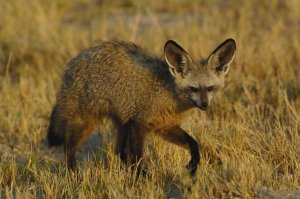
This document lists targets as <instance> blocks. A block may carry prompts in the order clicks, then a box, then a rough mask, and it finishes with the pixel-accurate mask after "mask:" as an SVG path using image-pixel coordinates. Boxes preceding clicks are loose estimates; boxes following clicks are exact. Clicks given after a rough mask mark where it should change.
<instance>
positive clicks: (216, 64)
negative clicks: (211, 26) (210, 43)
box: [207, 39, 236, 75]
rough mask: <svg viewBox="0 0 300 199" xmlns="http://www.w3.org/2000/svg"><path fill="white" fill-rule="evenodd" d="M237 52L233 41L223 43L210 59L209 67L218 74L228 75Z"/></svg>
mask: <svg viewBox="0 0 300 199" xmlns="http://www.w3.org/2000/svg"><path fill="white" fill-rule="evenodd" d="M235 51H236V44H235V41H234V40H233V39H227V40H225V41H224V42H223V43H221V44H220V45H219V46H218V47H217V48H216V49H215V50H214V51H213V52H212V53H211V55H210V56H209V57H208V60H207V62H208V67H209V68H211V69H213V70H215V71H216V73H217V74H224V75H225V74H226V73H227V72H228V70H229V65H230V64H231V62H232V60H233V58H234V55H235Z"/></svg>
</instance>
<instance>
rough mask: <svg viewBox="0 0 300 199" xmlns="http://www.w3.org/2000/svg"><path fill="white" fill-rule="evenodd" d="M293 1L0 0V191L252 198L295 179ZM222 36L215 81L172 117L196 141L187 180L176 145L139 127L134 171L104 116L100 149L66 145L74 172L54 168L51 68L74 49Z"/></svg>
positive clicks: (299, 16) (299, 153) (299, 131)
mask: <svg viewBox="0 0 300 199" xmlns="http://www.w3.org/2000/svg"><path fill="white" fill-rule="evenodd" d="M108 2H110V3H108ZM299 7H300V2H299V1H297V0H290V1H283V0H263V1H262V0H252V1H250V0H249V1H248V0H244V1H243V0H233V1H222V0H211V1H209V0H201V1H193V0H187V1H180V0H174V1H172V0H168V1H159V0H154V1H138V0H126V1H121V0H115V1H107V3H106V2H105V1H98V0H86V1H84V0H76V1H72V0H66V1H59V0H51V1H50V0H49V1H44V0H31V1H29V0H25V1H24V0H10V1H0V73H1V75H0V193H1V197H4V198H36V197H38V198H65V197H66V198H72V197H78V198H164V197H166V196H170V195H172V194H173V195H175V196H176V197H179V198H180V197H182V198H214V197H216V198H220V197H227V198H231V197H238V198H253V197H263V195H260V193H261V190H264V189H268V190H297V189H300V122H299V121H300V116H299V113H300V70H299V64H300V62H299V60H300V37H299V35H300V28H299V22H300V12H299ZM229 37H232V38H235V40H236V42H237V47H238V49H237V55H236V59H235V61H234V63H233V64H232V66H231V69H230V72H229V75H228V79H227V86H226V88H225V89H224V91H223V92H222V93H220V94H219V95H218V96H217V97H216V99H215V100H214V102H213V105H212V106H211V108H210V110H208V111H207V112H206V113H203V112H199V111H193V112H191V114H190V116H189V117H188V118H187V119H186V120H185V122H184V124H183V128H184V129H186V130H187V131H188V132H190V134H191V135H193V137H194V138H195V139H196V140H198V141H199V142H200V143H201V144H202V150H201V153H202V158H201V164H200V166H199V169H198V172H197V175H196V179H190V178H189V176H188V173H187V171H186V170H185V167H184V166H185V165H186V164H187V162H188V160H189V154H188V152H187V151H185V150H184V149H180V148H178V147H176V146H173V145H171V144H166V143H165V142H163V141H162V140H160V139H158V138H155V137H149V139H147V146H146V150H145V156H144V157H145V166H146V167H147V169H148V173H149V176H148V177H145V178H140V179H139V180H137V181H135V180H134V178H133V177H132V174H131V173H130V172H128V168H126V167H125V166H124V165H122V164H121V163H120V161H119V159H118V157H117V156H116V155H115V154H114V135H113V133H109V132H110V131H109V128H108V127H109V124H108V123H104V127H105V128H101V131H100V132H102V133H101V135H102V137H101V136H100V135H99V133H96V134H98V135H99V136H98V137H100V138H99V140H98V141H101V143H100V144H99V143H98V145H97V146H100V147H98V149H97V150H94V153H90V154H87V152H86V151H88V150H83V151H82V152H81V153H79V154H78V156H79V160H80V165H79V174H78V175H74V174H71V173H68V172H67V171H66V169H65V165H64V163H62V160H63V151H62V150H61V151H59V150H55V149H51V150H50V149H48V148H47V146H46V144H45V140H44V139H45V135H46V128H47V125H48V117H49V115H50V111H51V108H52V106H53V104H54V103H55V94H56V91H57V88H58V87H59V80H60V75H61V73H62V70H63V68H64V66H65V63H66V62H67V61H68V60H70V59H71V58H72V57H73V56H75V55H76V54H77V53H78V52H79V51H80V50H82V49H84V48H87V47H89V46H93V45H97V44H98V43H100V42H101V41H102V40H112V39H118V40H129V41H133V42H135V43H137V44H139V45H141V46H144V47H146V48H147V49H149V50H150V51H152V52H153V53H155V54H158V55H161V54H162V49H163V45H164V42H165V41H166V40H167V39H173V40H175V41H177V42H178V43H180V44H181V45H182V46H184V47H185V48H186V49H187V50H188V51H189V52H191V54H192V55H193V56H194V57H197V58H198V57H199V58H200V57H206V56H207V55H208V54H209V53H210V51H211V50H213V48H214V47H216V46H217V45H218V44H219V43H220V42H222V41H223V40H225V39H226V38H229ZM102 138H103V139H102ZM95 143H97V142H90V146H91V145H93V146H94V145H95ZM94 148H97V147H95V146H94ZM220 162H221V164H220Z"/></svg>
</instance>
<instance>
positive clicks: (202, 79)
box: [47, 39, 236, 175]
mask: <svg viewBox="0 0 300 199" xmlns="http://www.w3.org/2000/svg"><path fill="white" fill-rule="evenodd" d="M235 51H236V44H235V41H234V40H233V39H227V40H226V41H224V42H223V43H221V44H220V45H219V46H218V47H217V48H216V49H215V50H214V51H212V53H211V54H210V55H209V56H208V58H207V59H206V60H205V61H201V62H200V61H196V60H194V59H193V58H192V57H191V56H190V55H189V54H188V53H187V52H186V51H185V50H184V49H183V48H182V47H181V46H180V45H178V44H177V43H176V42H174V41H172V40H169V41H167V42H166V44H165V46H164V55H163V58H158V57H156V56H154V55H151V54H150V53H148V52H147V51H146V50H144V49H142V48H140V47H139V46H137V45H135V44H133V43H129V42H120V41H118V42H104V43H102V44H101V45H99V46H96V47H92V48H89V49H86V50H84V51H82V52H81V53H80V54H79V55H77V56H76V57H75V58H73V59H72V60H71V61H70V62H69V63H68V65H67V68H66V69H65V71H64V74H63V77H62V83H61V87H60V89H59V91H58V93H57V99H56V104H55V105H54V108H53V110H52V113H51V118H50V124H49V127H48V135H47V138H48V142H49V145H50V146H59V145H63V146H64V149H65V154H66V162H67V165H68V168H70V169H74V168H75V166H76V160H75V153H76V151H77V150H78V149H79V148H80V147H81V145H82V144H83V143H84V142H85V141H86V140H87V138H88V137H89V136H90V135H91V134H92V133H93V132H94V131H95V130H96V128H97V126H98V123H99V119H100V118H101V117H106V118H107V117H108V118H110V119H111V121H112V122H113V124H114V126H115V128H116V130H117V144H116V146H117V147H116V148H117V149H116V151H117V153H118V155H119V157H120V158H121V160H122V161H123V162H125V163H128V161H130V163H131V164H132V165H138V167H137V168H138V171H140V164H137V163H138V162H139V161H140V160H141V158H142V155H143V145H144V140H145V136H147V135H148V134H150V133H153V134H156V135H159V136H161V137H162V138H163V139H165V140H166V141H169V142H171V143H174V144H176V145H179V146H181V147H184V148H186V149H188V150H189V151H190V154H191V160H190V162H189V164H188V166H187V167H188V169H189V172H190V174H191V175H194V174H195V172H196V170H197V165H198V163H199V161H200V154H199V146H198V143H197V141H195V140H194V139H193V138H192V137H191V136H190V135H189V134H188V133H187V132H185V131H184V130H183V129H182V128H181V127H180V125H181V121H182V118H183V113H185V112H186V111H188V110H190V109H192V108H199V109H201V110H206V109H207V108H208V106H209V104H210V101H211V99H212V97H213V96H214V95H215V94H216V93H217V92H218V91H219V90H220V89H221V88H222V87H223V86H224V77H225V75H226V74H227V72H228V70H229V65H230V63H231V62H232V60H233V58H234V55H235Z"/></svg>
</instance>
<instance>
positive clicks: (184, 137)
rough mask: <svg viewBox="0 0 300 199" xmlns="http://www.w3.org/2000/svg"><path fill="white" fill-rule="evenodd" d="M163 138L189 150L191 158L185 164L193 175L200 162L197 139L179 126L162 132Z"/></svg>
mask: <svg viewBox="0 0 300 199" xmlns="http://www.w3.org/2000/svg"><path fill="white" fill-rule="evenodd" d="M163 138H164V139H165V140H167V141H169V142H171V143H174V144H176V145H178V146H181V147H184V148H187V149H189V150H190V153H191V160H190V162H189V164H188V165H187V168H188V169H189V172H190V175H191V176H194V175H195V173H196V171H197V166H198V164H199V162H200V153H199V145H198V143H197V141H196V140H194V138H192V137H191V136H190V135H189V134H187V133H186V132H185V131H184V130H183V129H182V128H180V127H174V128H171V129H170V130H169V131H167V132H166V133H164V134H163Z"/></svg>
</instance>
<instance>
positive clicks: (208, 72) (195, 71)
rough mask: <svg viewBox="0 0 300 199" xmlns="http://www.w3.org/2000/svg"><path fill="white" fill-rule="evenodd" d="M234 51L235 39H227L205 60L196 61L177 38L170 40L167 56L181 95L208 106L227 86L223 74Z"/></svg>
mask: <svg viewBox="0 0 300 199" xmlns="http://www.w3.org/2000/svg"><path fill="white" fill-rule="evenodd" d="M235 51H236V44H235V41H234V40H233V39H227V40H225V41H224V42H223V43H221V44H220V45H219V46H218V47H217V48H216V49H215V50H214V51H213V52H212V53H211V54H210V55H209V56H208V58H207V59H206V60H205V61H204V62H203V63H200V62H199V63H195V62H194V61H193V59H192V57H191V56H190V55H189V54H188V53H187V52H186V51H185V50H184V49H183V48H182V47H181V46H179V45H178V44H177V43H176V42H174V41H172V40H169V41H167V42H166V44H165V47H164V56H165V60H166V62H167V64H168V66H169V71H170V73H171V75H172V76H173V77H174V80H175V85H176V86H175V87H176V92H177V94H178V96H180V97H181V98H183V100H185V101H187V102H188V103H190V104H191V105H194V106H197V107H199V108H200V109H201V110H206V108H207V107H208V106H209V104H210V101H211V99H212V98H213V96H214V95H215V93H216V92H217V91H219V90H220V89H221V88H223V87H224V77H225V75H226V74H227V72H228V70H229V65H230V63H231V62H232V60H233V58H234V55H235Z"/></svg>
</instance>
